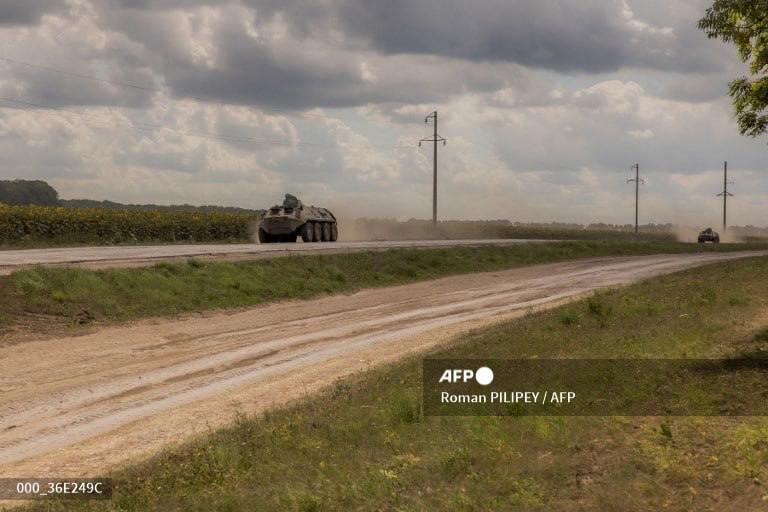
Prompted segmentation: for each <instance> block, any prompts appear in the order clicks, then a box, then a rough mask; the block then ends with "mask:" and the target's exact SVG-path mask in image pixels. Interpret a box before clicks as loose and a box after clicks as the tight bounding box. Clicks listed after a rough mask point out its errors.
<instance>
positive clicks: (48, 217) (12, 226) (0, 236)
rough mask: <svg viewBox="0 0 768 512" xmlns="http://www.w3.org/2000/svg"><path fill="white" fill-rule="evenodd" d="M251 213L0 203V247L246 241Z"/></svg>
mask: <svg viewBox="0 0 768 512" xmlns="http://www.w3.org/2000/svg"><path fill="white" fill-rule="evenodd" d="M254 219H255V217H254V216H253V215H246V214H240V213H222V212H182V211H153V210H107V209H100V208H62V207H49V206H8V205H4V204H0V244H17V243H23V242H29V241H46V242H49V241H52V242H67V243H94V244H100V245H104V244H117V243H140V242H182V241H189V242H192V241H194V242H213V241H242V240H248V239H249V229H250V224H251V223H252V222H253V221H254Z"/></svg>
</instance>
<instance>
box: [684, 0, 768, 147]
mask: <svg viewBox="0 0 768 512" xmlns="http://www.w3.org/2000/svg"><path fill="white" fill-rule="evenodd" d="M699 28H700V29H701V30H703V31H704V32H706V33H707V36H708V37H709V38H710V39H721V40H723V41H725V42H727V43H733V44H734V45H735V46H736V48H737V49H738V51H739V56H740V57H741V59H742V60H743V61H744V62H746V63H748V64H749V73H750V76H749V77H746V76H745V77H741V78H738V79H736V80H734V81H733V82H731V83H730V85H729V89H730V91H729V93H730V95H731V98H732V99H733V106H734V108H735V109H736V119H737V120H738V123H739V131H741V134H742V135H749V136H752V137H757V136H758V135H761V134H763V133H766V132H768V0H715V3H714V4H713V5H712V7H710V8H709V9H707V12H706V14H705V16H704V17H703V18H702V19H700V20H699Z"/></svg>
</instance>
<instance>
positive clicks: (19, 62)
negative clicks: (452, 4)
mask: <svg viewBox="0 0 768 512" xmlns="http://www.w3.org/2000/svg"><path fill="white" fill-rule="evenodd" d="M0 61H3V62H6V63H8V64H12V65H16V66H24V67H28V68H32V69H39V70H41V71H47V72H49V73H58V74H61V75H65V76H69V77H71V78H77V79H80V80H89V81H92V82H98V83H102V84H108V85H113V86H115V87H126V88H130V89H135V90H139V91H144V92H149V93H153V94H159V93H162V92H163V90H162V89H161V88H158V87H151V86H146V85H140V84H135V83H131V82H121V81H117V80H111V79H107V78H101V77H98V76H94V75H87V74H84V73H77V72H74V71H69V70H66V69H61V68H56V67H53V66H46V65H42V64H37V63H33V62H26V61H22V60H18V59H12V58H10V57H4V56H0ZM183 98H184V99H189V100H193V101H196V102H200V103H218V104H224V102H222V101H220V100H216V99H213V98H204V97H202V96H192V95H187V96H184V97H183ZM166 105H167V104H166ZM256 108H258V109H259V110H262V111H265V112H274V113H277V114H284V115H289V116H296V117H306V118H310V119H312V118H314V119H328V120H339V121H354V120H355V118H352V117H341V116H329V115H326V114H312V113H309V112H298V111H296V110H290V109H281V108H276V107H264V106H257V107H256Z"/></svg>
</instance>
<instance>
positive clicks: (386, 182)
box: [0, 0, 767, 224]
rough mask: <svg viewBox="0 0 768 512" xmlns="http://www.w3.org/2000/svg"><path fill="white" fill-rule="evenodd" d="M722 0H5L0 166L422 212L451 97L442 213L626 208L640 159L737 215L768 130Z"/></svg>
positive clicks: (684, 193)
mask: <svg viewBox="0 0 768 512" xmlns="http://www.w3.org/2000/svg"><path fill="white" fill-rule="evenodd" d="M707 1H708V0H665V1H662V0H642V1H641V0H626V1H625V0H584V1H582V2H565V1H558V0H540V1H538V2H531V1H523V0H504V1H502V0H484V1H477V2H466V1H465V2H459V1H457V0H439V1H438V0H410V1H408V2H406V1H405V0H391V1H389V2H361V1H359V0H358V1H355V2H352V1H351V0H302V1H300V2H299V1H296V0H279V1H278V0H152V1H150V0H67V1H66V2H39V1H34V0H29V1H25V2H11V1H8V2H3V3H2V5H1V6H0V20H2V21H0V45H1V46H2V48H3V51H2V54H0V97H4V98H7V99H11V100H16V102H8V101H7V100H0V150H2V151H3V161H2V163H0V175H2V176H3V177H10V178H12V177H27V178H31V177H36V178H43V179H49V180H51V181H52V182H53V183H54V185H55V186H57V187H58V188H59V189H60V190H61V192H62V195H63V196H64V197H93V198H96V199H113V200H120V201H126V202H152V201H154V202H158V203H172V202H176V203H179V202H189V203H198V204H200V203H218V204H233V205H240V206H265V205H268V204H272V203H274V202H275V201H277V200H279V198H280V197H281V196H282V194H283V193H285V192H294V193H297V194H299V195H300V196H301V197H302V199H305V200H306V201H307V202H314V203H316V204H322V205H328V206H334V207H339V206H341V207H343V208H344V210H345V211H346V212H348V213H349V214H354V215H369V216H399V217H402V218H408V217H411V216H414V217H422V218H424V217H428V216H429V215H430V214H431V186H432V160H431V158H432V155H431V151H430V148H426V147H425V148H421V149H417V148H415V147H412V146H414V145H415V144H416V141H418V140H419V139H420V138H423V137H428V136H430V135H431V133H430V130H431V127H430V126H425V125H424V116H425V115H426V114H427V113H429V112H431V111H433V110H435V109H438V110H439V112H440V126H439V128H440V133H441V135H443V136H445V137H446V138H447V139H448V145H447V146H446V147H444V148H443V147H441V148H440V168H439V193H440V204H439V211H440V215H441V216H443V217H450V218H505V217H506V218H511V219H512V220H576V221H582V222H591V221H606V222H624V221H627V222H629V221H631V220H632V219H631V213H632V200H633V195H632V194H631V192H632V191H631V190H630V189H628V188H627V184H626V182H625V179H626V177H627V176H628V173H629V165H630V164H632V163H634V162H637V161H639V162H640V163H641V169H642V172H643V174H644V175H645V176H646V178H647V179H648V184H647V185H646V186H645V187H644V189H643V192H642V193H643V194H644V209H643V210H642V215H643V216H644V218H646V219H648V220H650V219H652V220H655V221H668V220H676V219H678V218H681V217H684V216H685V215H689V214H691V213H692V215H693V218H696V215H698V216H700V217H706V216H708V215H715V216H716V213H717V212H716V210H717V203H716V202H714V200H713V199H712V197H710V196H712V194H713V193H715V192H717V190H709V189H710V188H711V187H712V186H713V184H715V185H716V181H717V180H716V175H717V173H718V167H719V165H721V162H722V160H725V159H728V160H731V161H732V166H733V167H732V168H733V175H734V179H736V180H738V182H739V186H740V187H743V189H742V190H749V191H750V195H747V194H743V195H741V196H739V198H738V199H737V201H738V200H742V201H744V202H743V203H741V204H740V206H738V207H737V206H734V214H735V215H739V216H741V218H742V219H743V221H744V222H745V223H746V222H753V223H756V224H757V223H764V222H762V221H761V219H762V218H763V209H764V202H761V201H760V200H759V198H758V196H757V193H756V192H754V191H756V190H761V189H760V187H761V186H762V185H761V176H762V175H761V174H760V171H761V170H762V169H765V164H766V162H767V160H766V148H765V145H764V144H762V142H759V141H754V140H751V139H744V138H740V137H739V136H738V134H737V133H738V132H737V129H736V127H735V126H734V121H733V118H732V113H731V108H730V105H729V103H728V100H727V98H726V97H725V86H726V84H727V82H728V80H729V79H730V78H732V77H733V76H736V75H737V74H738V72H739V69H740V68H739V64H738V59H737V58H736V57H735V56H734V54H733V51H732V50H731V49H729V48H728V47H727V46H726V45H722V44H720V43H717V42H714V41H707V40H706V38H705V37H704V36H703V34H701V33H700V32H699V31H698V30H697V29H696V27H695V23H696V20H697V18H698V17H700V16H701V14H702V13H703V10H704V8H705V7H706V4H707ZM3 59H5V60H3ZM24 102H27V104H25V103H24ZM29 103H37V104H44V105H50V106H53V107H56V108H55V109H48V108H36V107H34V106H32V105H30V104H29ZM394 146H411V147H408V148H403V147H400V148H397V149H396V148H394ZM700 175H701V176H703V177H704V178H702V179H700V180H697V176H700ZM762 181H764V180H762ZM715 188H716V187H715ZM735 218H736V217H735ZM737 222H741V221H737Z"/></svg>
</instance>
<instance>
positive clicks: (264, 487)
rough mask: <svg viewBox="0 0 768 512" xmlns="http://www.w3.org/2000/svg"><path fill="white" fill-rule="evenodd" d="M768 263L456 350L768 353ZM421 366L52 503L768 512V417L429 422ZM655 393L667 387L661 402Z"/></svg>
mask: <svg viewBox="0 0 768 512" xmlns="http://www.w3.org/2000/svg"><path fill="white" fill-rule="evenodd" d="M766 289H768V258H760V259H751V260H746V261H740V262H732V263H724V264H719V265H712V266H709V267H706V268H705V269H695V270H692V271H686V272H681V273H678V274H673V275H669V276H665V277H662V278H657V279H653V280H650V281H646V282H643V283H640V284H637V285H634V286H631V287H628V288H624V289H619V290H613V291H607V292H602V293H599V294H596V295H594V296H593V297H591V298H590V299H588V300H584V301H580V302H576V303H573V304H570V305H567V306H564V307H561V308H558V309H555V310H551V311H548V312H543V313H537V314H532V315H529V316H527V317H525V318H523V319H519V320H515V321H511V322H505V323H502V324H499V325H498V326H495V327H493V328H489V329H483V330H478V331H476V332H473V333H470V334H469V335H466V336H464V337H462V338H461V339H458V340H456V341H455V343H454V344H453V345H452V346H450V347H448V348H444V349H442V350H440V351H438V352H436V353H434V354H432V355H434V356H435V357H445V358H453V357H455V358H463V357H475V358H534V357H538V358H559V357H574V358H579V357H581V358H641V357H653V358H681V357H688V358H696V357H698V358H712V357H725V356H729V355H734V354H743V353H749V354H762V356H761V357H765V356H766V354H768V342H767V341H766V339H768V338H767V337H766V334H765V333H766V329H765V327H766V324H768V319H766V316H765V311H766V306H768V298H767V297H766V295H765V290H766ZM420 386H421V381H420V361H419V359H415V358H414V359H410V360H406V361H403V362H400V363H397V364H394V365H390V366H388V367H385V368H382V369H378V370H374V371H371V372H367V373H365V374H362V375H360V376H358V377H355V378H352V379H346V380H343V381H341V382H340V383H339V384H338V385H336V386H335V387H334V388H332V389H330V390H329V391H327V392H325V393H322V394H320V395H318V396H315V397H312V398H310V399H307V400H306V401H303V402H301V403H298V404H295V405H293V406H290V407H286V408H283V409H280V410H275V411H273V412H270V413H269V414H267V415H266V416H265V417H260V418H250V417H245V416H242V417H238V418H236V420H235V422H234V424H233V425H232V426H231V427H229V428H225V429H222V430H219V431H216V432H214V433H212V434H210V435H208V436H205V437H203V438H200V439H198V440H196V441H194V442H192V443H189V444H186V445H184V446H182V447H179V448H176V449H172V450H168V451H166V452H164V453H162V454H160V455H159V456H157V457H155V458H153V459H152V460H150V461H148V462H147V463H145V464H143V465H139V466H134V467H131V468H128V469H125V470H122V471H120V472H118V473H116V474H114V475H113V476H114V478H115V479H116V485H115V487H116V491H115V496H114V499H113V500H112V501H111V502H108V503H107V502H90V503H75V502H67V503H65V502H46V503H37V504H35V505H34V506H33V508H34V510H47V511H59V510H76V511H78V510H79V511H104V510H110V511H118V510H119V511H133V510H137V511H138V510H141V511H150V510H164V511H176V510H179V511H181V510H184V511H235V510H302V511H314V510H673V511H677V510H680V511H682V510H765V508H766V505H767V504H768V487H767V484H768V419H766V418H750V417H744V418H718V417H712V418H695V417H676V418H658V417H636V418H627V417H596V418H578V417H571V418H566V417H517V418H512V417H444V418H434V417H423V416H422V414H421V412H420V410H421V409H420ZM649 399H652V397H650V398H649Z"/></svg>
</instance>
